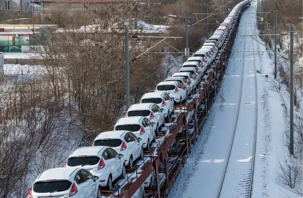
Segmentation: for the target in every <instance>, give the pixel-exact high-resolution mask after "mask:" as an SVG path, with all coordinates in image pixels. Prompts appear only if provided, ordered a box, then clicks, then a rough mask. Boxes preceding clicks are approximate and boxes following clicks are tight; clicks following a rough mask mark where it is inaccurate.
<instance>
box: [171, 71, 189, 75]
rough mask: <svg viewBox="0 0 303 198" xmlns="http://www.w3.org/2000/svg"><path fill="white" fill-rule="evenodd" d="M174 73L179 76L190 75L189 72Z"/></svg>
mask: <svg viewBox="0 0 303 198" xmlns="http://www.w3.org/2000/svg"><path fill="white" fill-rule="evenodd" d="M174 75H181V76H184V75H187V76H190V72H176V73H174V74H173V76H174Z"/></svg>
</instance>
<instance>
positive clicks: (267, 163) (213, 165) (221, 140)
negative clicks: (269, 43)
mask: <svg viewBox="0 0 303 198" xmlns="http://www.w3.org/2000/svg"><path fill="white" fill-rule="evenodd" d="M255 13H256V1H253V2H252V6H251V7H250V8H249V9H247V10H246V11H245V12H244V13H243V15H242V18H241V22H240V26H239V29H238V33H237V37H236V40H235V44H234V46H233V52H232V55H231V57H230V61H229V64H228V68H227V71H226V75H225V77H224V80H223V84H222V87H221V90H220V92H219V93H218V95H217V98H216V101H215V105H214V107H213V108H212V110H211V113H210V115H209V117H208V120H207V122H206V124H205V126H204V129H203V131H202V134H201V136H200V137H199V140H198V142H197V143H196V144H195V146H194V148H193V150H192V153H191V155H190V156H189V158H188V160H187V163H186V164H185V167H184V168H183V170H182V171H181V173H180V175H179V177H178V179H177V181H176V184H175V185H174V187H173V189H172V191H171V193H170V196H169V197H172V198H173V197H192V198H194V197H207V198H212V197H218V195H219V191H220V190H219V188H220V182H221V181H222V179H223V175H224V167H225V166H226V163H227V160H228V151H229V148H230V145H231V144H232V140H233V137H232V136H233V132H234V130H236V133H235V139H234V147H235V145H242V147H240V146H238V147H235V149H234V148H233V151H232V156H231V158H230V164H231V165H230V167H229V168H228V171H227V174H226V178H225V182H224V185H223V190H222V192H221V195H220V197H230V198H233V197H245V196H246V195H247V194H246V193H247V192H246V191H247V182H249V181H248V179H249V178H248V176H249V175H248V172H247V171H249V170H248V169H247V162H249V161H250V160H252V157H253V156H252V155H248V153H249V152H246V151H247V150H249V149H247V148H249V147H250V146H251V145H252V144H253V137H252V134H251V133H253V132H254V128H252V127H255V125H254V123H255V117H254V116H255V114H254V112H255V111H254V108H255V105H256V102H257V101H258V118H257V145H256V156H255V170H254V177H253V189H252V197H256V198H257V197H258V198H259V197H299V196H298V195H295V194H294V193H292V192H291V191H290V190H288V189H286V188H284V187H282V186H280V185H279V183H278V181H277V177H278V173H279V171H280V168H279V162H282V161H283V160H284V158H285V157H286V156H287V155H288V149H287V147H286V145H285V143H286V139H285V138H286V137H285V131H287V129H288V127H289V124H288V119H287V116H288V115H287V114H285V106H286V107H287V109H289V108H288V107H289V102H288V101H289V99H288V98H289V94H288V93H287V91H286V89H285V88H282V90H281V91H280V92H277V91H276V90H275V89H274V88H273V87H274V86H273V84H274V83H273V75H272V74H273V64H272V60H271V59H270V58H269V56H268V54H267V52H266V48H265V46H264V45H263V42H262V41H261V39H260V38H259V37H257V36H253V38H252V36H247V35H255V34H256V33H258V32H257V31H256V30H257V26H256V20H255ZM245 35H246V36H245ZM244 43H246V44H244ZM243 63H244V64H243ZM254 63H255V65H256V71H254V70H253V64H254ZM242 70H244V72H243V74H242ZM242 75H244V76H243V81H244V84H243V92H242V100H241V101H240V100H239V98H240V94H241V89H242V88H241V78H242ZM254 75H257V87H258V89H257V96H258V97H257V100H256V98H255V97H256V95H255V93H254V91H253V90H254V84H252V83H250V81H251V80H253V79H254ZM265 75H268V77H265ZM245 103H246V106H251V107H252V108H251V109H249V108H246V109H245V110H246V111H244V109H243V108H241V109H240V114H239V120H238V118H237V111H238V110H239V109H238V108H239V107H242V106H245ZM285 118H286V119H285ZM237 120H238V124H235V123H236V121H237ZM235 127H237V128H238V129H240V130H237V129H235ZM246 147H247V148H246Z"/></svg>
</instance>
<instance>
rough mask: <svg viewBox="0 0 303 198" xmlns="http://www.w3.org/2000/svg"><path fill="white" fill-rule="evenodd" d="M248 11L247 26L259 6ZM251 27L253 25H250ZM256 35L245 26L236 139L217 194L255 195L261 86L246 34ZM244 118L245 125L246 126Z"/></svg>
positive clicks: (252, 41) (224, 195)
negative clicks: (259, 89)
mask: <svg viewBox="0 0 303 198" xmlns="http://www.w3.org/2000/svg"><path fill="white" fill-rule="evenodd" d="M254 6H256V4H254ZM252 7H253V6H252ZM248 11H249V14H248V15H247V18H246V19H245V23H247V25H249V24H253V23H256V18H255V17H256V16H255V15H256V9H255V8H251V10H248ZM251 27H254V26H253V25H251ZM252 30H253V31H252ZM256 34H257V33H256V30H255V29H253V28H252V29H250V28H246V29H245V33H244V34H243V35H240V37H243V39H244V50H243V52H242V77H241V78H242V79H241V91H240V92H241V93H240V97H239V100H238V113H237V116H236V121H235V125H234V131H233V138H232V142H231V146H230V150H229V153H228V158H227V163H226V166H225V170H224V175H223V177H222V180H221V183H220V189H219V191H218V195H217V197H251V195H252V186H253V176H254V166H255V153H256V141H257V133H258V131H257V128H258V85H257V70H256V52H255V41H254V40H253V39H252V38H250V37H249V36H247V35H256ZM236 39H239V37H237V38H236ZM251 51H253V53H251ZM250 56H252V58H250ZM248 57H249V58H248ZM250 60H252V61H250ZM247 89H253V90H250V92H251V95H249V98H247V91H246V90H247ZM250 98H251V99H250ZM251 106H253V107H251ZM247 115H248V116H247ZM243 121H244V122H245V126H243Z"/></svg>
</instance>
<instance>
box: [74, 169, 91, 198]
mask: <svg viewBox="0 0 303 198" xmlns="http://www.w3.org/2000/svg"><path fill="white" fill-rule="evenodd" d="M74 180H75V182H76V183H77V188H78V193H79V197H80V198H85V197H86V196H87V193H88V188H89V187H88V182H86V180H85V179H84V178H83V175H82V174H81V170H79V171H78V172H77V173H76V175H75V178H74Z"/></svg>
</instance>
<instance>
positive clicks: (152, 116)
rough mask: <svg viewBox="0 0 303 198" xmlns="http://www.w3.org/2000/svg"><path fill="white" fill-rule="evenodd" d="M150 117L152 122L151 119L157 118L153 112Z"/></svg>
mask: <svg viewBox="0 0 303 198" xmlns="http://www.w3.org/2000/svg"><path fill="white" fill-rule="evenodd" d="M149 117H150V120H151V119H153V118H154V117H155V114H154V113H153V112H151V113H150V115H149Z"/></svg>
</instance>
